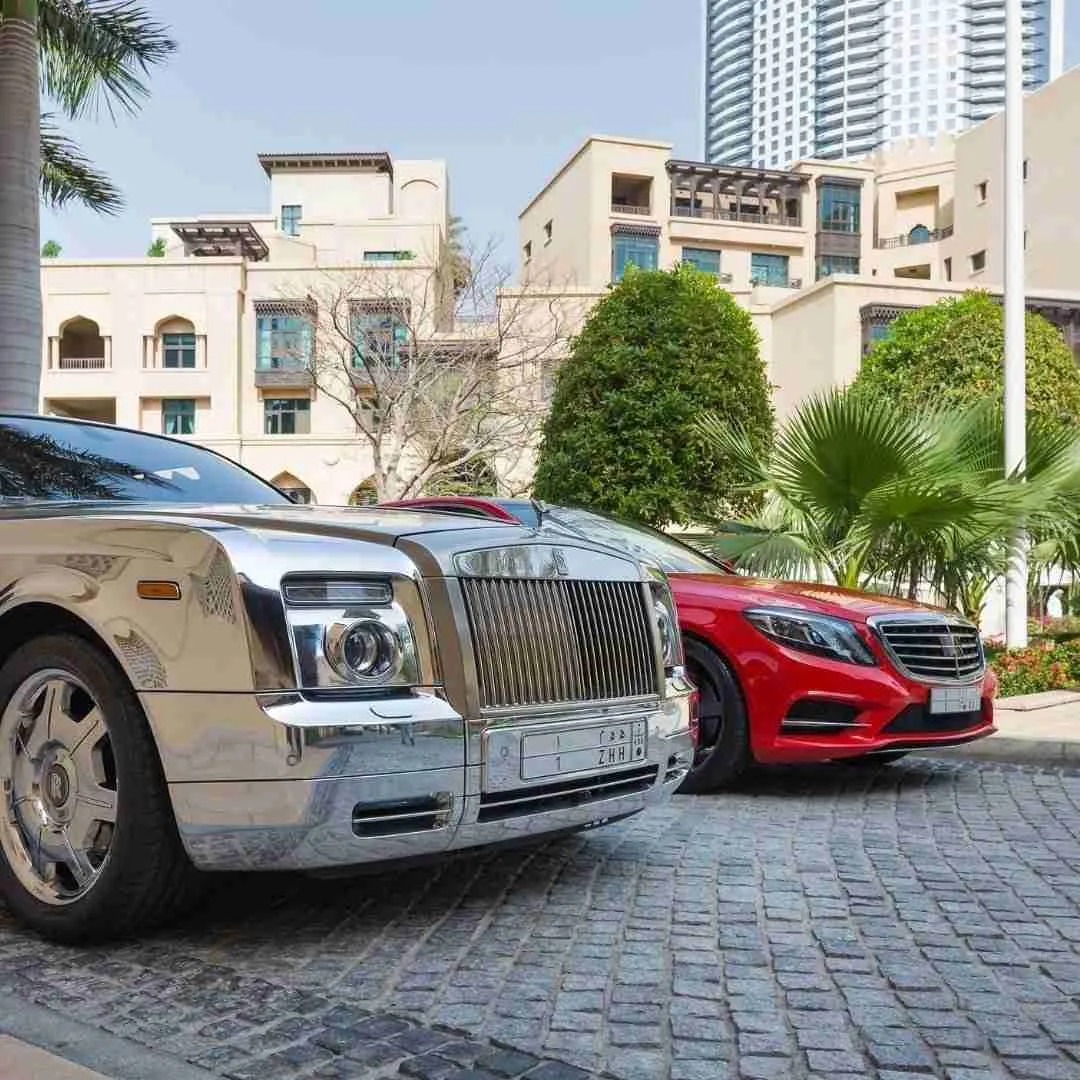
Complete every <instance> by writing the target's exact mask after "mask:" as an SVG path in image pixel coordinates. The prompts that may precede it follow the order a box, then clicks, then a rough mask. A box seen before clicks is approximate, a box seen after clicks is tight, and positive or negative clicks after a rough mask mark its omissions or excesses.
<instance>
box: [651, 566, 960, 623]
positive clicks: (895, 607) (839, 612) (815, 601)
mask: <svg viewBox="0 0 1080 1080" xmlns="http://www.w3.org/2000/svg"><path fill="white" fill-rule="evenodd" d="M670 578H671V584H672V588H673V590H674V592H675V599H676V602H677V603H680V604H685V603H703V602H708V600H709V599H710V598H711V599H713V600H719V599H723V600H725V601H727V602H728V603H733V604H737V605H738V606H740V607H744V608H748V607H759V606H760V607H789V608H798V609H800V610H803V611H813V612H817V613H818V614H820V615H835V616H838V617H839V618H843V619H850V620H852V621H854V622H865V621H866V620H867V619H868V618H870V617H871V616H872V615H886V614H893V613H903V612H911V611H934V612H940V611H942V610H943V609H941V608H937V607H934V606H933V605H932V604H921V603H911V602H910V601H908V600H901V599H899V598H898V597H895V596H878V595H876V594H874V593H865V592H859V591H857V590H854V589H841V588H839V587H837V586H835V585H819V584H816V583H814V582H806V581H774V580H772V579H770V578H749V577H741V576H729V575H726V574H671V575H670Z"/></svg>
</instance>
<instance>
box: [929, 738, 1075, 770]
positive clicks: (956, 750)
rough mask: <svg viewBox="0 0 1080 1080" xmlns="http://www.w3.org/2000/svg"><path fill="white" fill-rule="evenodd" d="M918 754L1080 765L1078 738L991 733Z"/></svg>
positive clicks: (973, 759)
mask: <svg viewBox="0 0 1080 1080" xmlns="http://www.w3.org/2000/svg"><path fill="white" fill-rule="evenodd" d="M914 753H915V754H918V755H919V756H920V757H934V758H942V759H944V760H950V759H951V760H953V761H956V760H959V759H964V760H970V761H997V762H1002V763H1011V764H1014V765H1050V766H1057V767H1059V768H1060V767H1061V766H1077V767H1080V742H1073V741H1071V740H1063V739H1015V738H1010V737H1009V736H1008V735H991V736H990V737H989V738H987V739H979V740H978V741H977V742H972V743H965V744H964V745H963V746H949V747H943V748H942V749H940V750H929V749H923V750H916V751H914Z"/></svg>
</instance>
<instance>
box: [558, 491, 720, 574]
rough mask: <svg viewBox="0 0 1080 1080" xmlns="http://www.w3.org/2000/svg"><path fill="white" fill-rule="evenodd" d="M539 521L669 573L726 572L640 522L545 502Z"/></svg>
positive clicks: (698, 553) (708, 559) (690, 549)
mask: <svg viewBox="0 0 1080 1080" xmlns="http://www.w3.org/2000/svg"><path fill="white" fill-rule="evenodd" d="M543 521H544V522H548V523H550V524H551V525H553V526H555V527H556V528H561V529H566V530H567V531H569V532H573V533H577V534H578V535H579V536H584V537H585V538H586V539H588V540H595V541H596V542H597V543H598V544H606V545H607V546H608V547H613V548H618V549H619V550H621V551H626V552H628V553H629V554H631V555H633V556H634V557H635V558H638V559H641V560H642V561H643V562H651V563H655V564H657V565H658V566H659V567H660V568H661V569H662V570H665V571H667V572H668V573H669V574H721V573H725V572H726V571H725V570H724V568H723V567H722V566H721V565H720V564H719V563H716V562H713V561H712V559H710V558H708V557H707V556H705V555H702V554H701V553H700V552H698V551H695V550H694V549H693V548H691V547H688V546H687V545H686V544H682V543H680V542H679V541H678V540H672V539H671V537H669V536H665V535H664V534H663V533H660V532H656V531H654V530H653V529H648V528H645V527H644V526H642V525H627V524H624V523H623V522H621V521H616V520H615V519H614V518H609V517H605V516H604V515H603V514H596V513H593V512H592V511H590V510H577V509H574V508H572V507H566V506H559V507H546V506H545V507H544V516H543Z"/></svg>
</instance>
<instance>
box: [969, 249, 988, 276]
mask: <svg viewBox="0 0 1080 1080" xmlns="http://www.w3.org/2000/svg"><path fill="white" fill-rule="evenodd" d="M985 269H986V249H985V248H984V249H983V250H982V251H976V252H975V254H974V255H972V256H971V272H972V273H973V274H978V273H980V272H981V271H983V270H985Z"/></svg>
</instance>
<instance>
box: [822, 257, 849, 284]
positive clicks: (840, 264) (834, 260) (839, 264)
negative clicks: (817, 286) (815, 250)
mask: <svg viewBox="0 0 1080 1080" xmlns="http://www.w3.org/2000/svg"><path fill="white" fill-rule="evenodd" d="M858 272H859V257H858V256H857V255H819V256H818V259H817V276H818V280H819V281H820V280H821V278H824V277H829V276H831V275H832V274H857V273H858Z"/></svg>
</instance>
